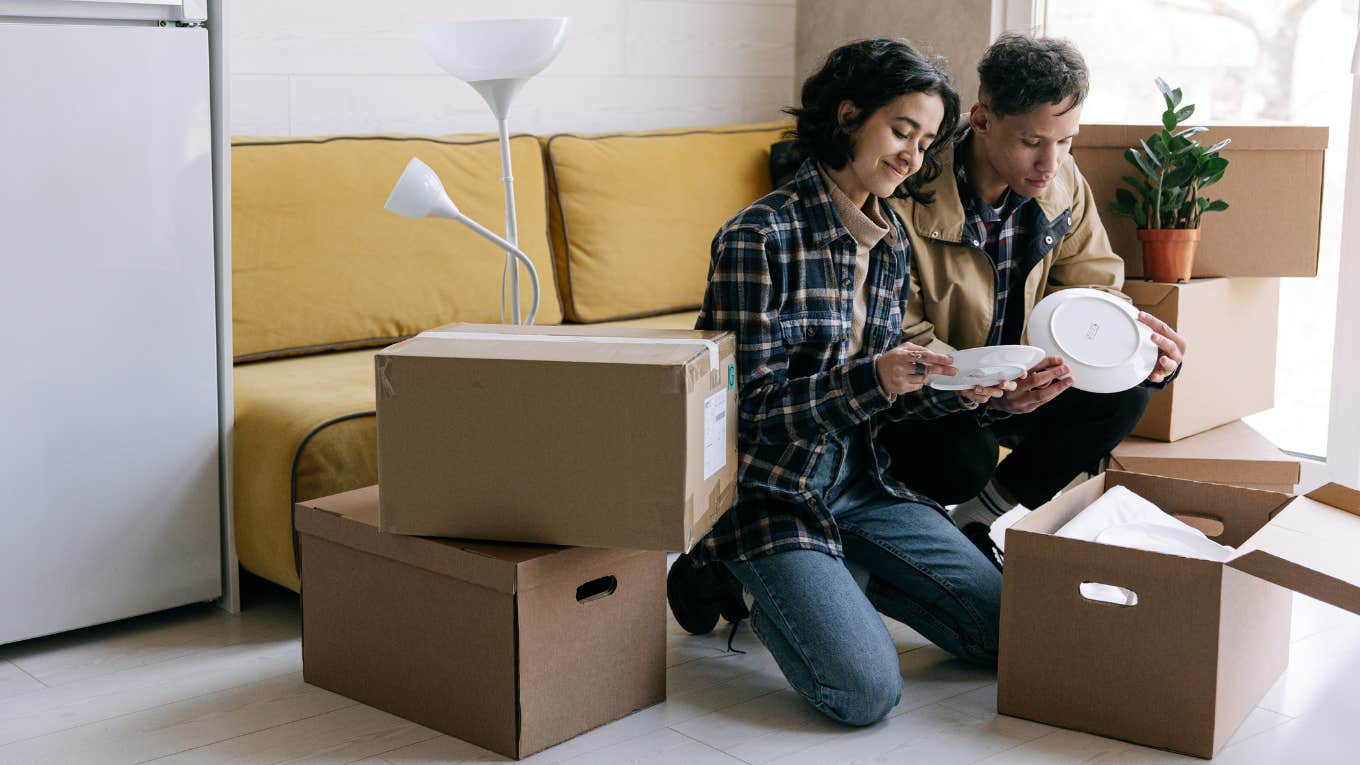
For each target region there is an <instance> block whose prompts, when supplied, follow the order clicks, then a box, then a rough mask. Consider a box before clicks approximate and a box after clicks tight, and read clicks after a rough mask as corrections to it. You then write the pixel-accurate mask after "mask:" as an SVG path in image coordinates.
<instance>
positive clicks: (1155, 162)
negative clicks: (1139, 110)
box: [1138, 135, 1162, 167]
mask: <svg viewBox="0 0 1360 765" xmlns="http://www.w3.org/2000/svg"><path fill="white" fill-rule="evenodd" d="M1152 140H1153V141H1156V140H1157V136H1155V135H1154V136H1153V137H1152ZM1138 145H1140V146H1142V147H1143V151H1145V152H1147V156H1148V159H1150V160H1152V164H1153V166H1155V167H1161V166H1162V160H1161V158H1160V157H1158V156H1157V152H1155V151H1153V150H1152V148H1151V147H1149V146H1148V142H1147V141H1142V140H1140V141H1139V142H1138Z"/></svg>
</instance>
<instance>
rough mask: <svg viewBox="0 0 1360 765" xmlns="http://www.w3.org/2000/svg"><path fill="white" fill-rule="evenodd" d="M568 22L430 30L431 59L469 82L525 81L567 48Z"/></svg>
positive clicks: (493, 22) (503, 22)
mask: <svg viewBox="0 0 1360 765" xmlns="http://www.w3.org/2000/svg"><path fill="white" fill-rule="evenodd" d="M568 21H569V20H568V19H566V18H536V19H487V20H482V21H451V22H447V23H444V24H434V25H431V26H428V27H426V28H425V30H424V33H425V45H426V47H427V48H429V51H430V55H431V56H433V57H434V60H435V61H436V62H438V64H439V65H440V66H442V67H443V68H444V70H445V71H447V72H448V73H449V74H451V75H453V76H454V77H457V78H458V79H460V80H462V81H464V82H480V81H482V80H525V79H528V78H530V77H533V76H534V75H536V74H538V73H539V72H541V71H543V68H544V67H546V66H547V65H548V64H551V63H552V61H553V59H555V58H557V54H558V52H559V51H561V50H562V43H563V42H564V41H565V40H566V39H567V23H568Z"/></svg>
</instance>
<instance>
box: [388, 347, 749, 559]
mask: <svg viewBox="0 0 1360 765" xmlns="http://www.w3.org/2000/svg"><path fill="white" fill-rule="evenodd" d="M516 338H518V339H516ZM735 352H736V341H735V339H734V337H733V336H732V334H731V333H728V332H690V331H680V330H648V329H619V328H613V329H610V328H598V327H589V326H561V327H509V326H502V325H478V324H451V325H448V326H447V327H441V328H439V329H438V330H434V331H433V332H432V333H423V334H422V335H421V336H418V337H416V338H413V339H411V340H407V341H405V342H402V343H398V344H396V345H394V346H391V347H389V348H386V349H384V350H383V351H381V352H379V353H378V355H377V356H376V359H375V361H376V364H377V377H378V379H377V390H378V475H379V480H378V482H379V484H381V485H382V487H383V494H382V528H383V531H390V532H395V533H401V534H426V535H432V536H446V537H460V538H469V539H495V540H503V541H515V542H542V543H550V544H564V545H581V546H586V547H622V548H631V549H644V550H688V549H689V548H690V547H691V546H693V544H694V543H695V542H697V541H698V540H699V538H700V537H702V536H703V535H704V533H705V532H707V531H708V529H709V528H711V527H712V525H713V524H714V522H716V521H717V519H718V517H719V516H720V515H722V513H723V512H725V511H726V510H727V508H728V507H730V506H731V504H732V501H733V500H734V499H735V497H736V485H737V452H736V448H737V385H736V381H737V372H736V362H735Z"/></svg>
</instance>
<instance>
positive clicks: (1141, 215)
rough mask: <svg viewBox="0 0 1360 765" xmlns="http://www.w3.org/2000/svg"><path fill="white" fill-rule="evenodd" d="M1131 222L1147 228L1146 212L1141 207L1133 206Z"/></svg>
mask: <svg viewBox="0 0 1360 765" xmlns="http://www.w3.org/2000/svg"><path fill="white" fill-rule="evenodd" d="M1133 222H1134V223H1137V224H1138V228H1147V224H1148V214H1147V210H1146V209H1145V208H1142V207H1135V208H1133Z"/></svg>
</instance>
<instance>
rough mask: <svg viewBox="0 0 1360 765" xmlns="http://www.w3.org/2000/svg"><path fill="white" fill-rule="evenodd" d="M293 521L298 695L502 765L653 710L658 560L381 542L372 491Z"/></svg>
mask: <svg viewBox="0 0 1360 765" xmlns="http://www.w3.org/2000/svg"><path fill="white" fill-rule="evenodd" d="M296 519H297V520H296V523H297V530H298V535H299V549H300V553H301V560H302V565H301V574H302V632H303V635H302V671H303V679H305V680H306V681H307V682H308V683H311V684H313V685H317V686H320V687H322V688H326V689H328V690H331V691H334V692H336V693H339V694H342V695H344V696H348V697H350V698H353V699H356V700H358V701H361V702H363V703H365V704H369V705H371V706H374V707H377V708H379V709H382V710H385V711H387V712H391V713H392V714H395V715H399V716H401V717H405V718H406V719H408V720H412V721H414V722H417V723H420V724H421V725H424V726H426V727H429V728H432V729H434V730H437V731H440V732H442V733H447V734H449V735H452V736H456V737H458V738H461V739H464V740H466V741H469V742H472V743H474V744H476V745H478V746H482V747H485V748H487V749H491V750H492V751H496V752H499V753H501V754H504V755H506V756H508V757H516V758H518V757H526V756H528V755H530V754H532V753H534V752H537V751H539V750H542V749H545V748H547V747H549V746H552V745H553V744H556V743H558V742H561V741H564V740H566V739H568V738H571V737H573V736H576V735H578V734H580V733H584V732H585V731H587V730H590V729H592V728H595V727H597V726H600V725H603V724H605V723H607V722H610V721H612V720H615V719H618V718H620V717H623V716H624V715H627V714H629V713H630V712H633V711H635V710H638V709H642V708H644V707H647V706H651V705H652V704H657V703H660V702H661V701H664V700H665V697H666V611H665V608H666V595H665V578H666V556H665V553H662V552H659V551H658V552H653V551H644V550H600V549H591V548H579V547H553V546H547V545H514V544H497V543H489V542H486V543H478V542H468V541H463V540H448V539H429V538H425V537H412V536H403V535H399V534H385V533H383V532H381V531H380V530H379V529H378V490H377V487H372V486H371V487H368V488H366V489H358V490H355V491H351V492H346V493H344V494H337V495H335V496H332V497H325V498H322V499H316V500H309V501H307V502H302V503H299V504H298V506H297V512H296Z"/></svg>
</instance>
